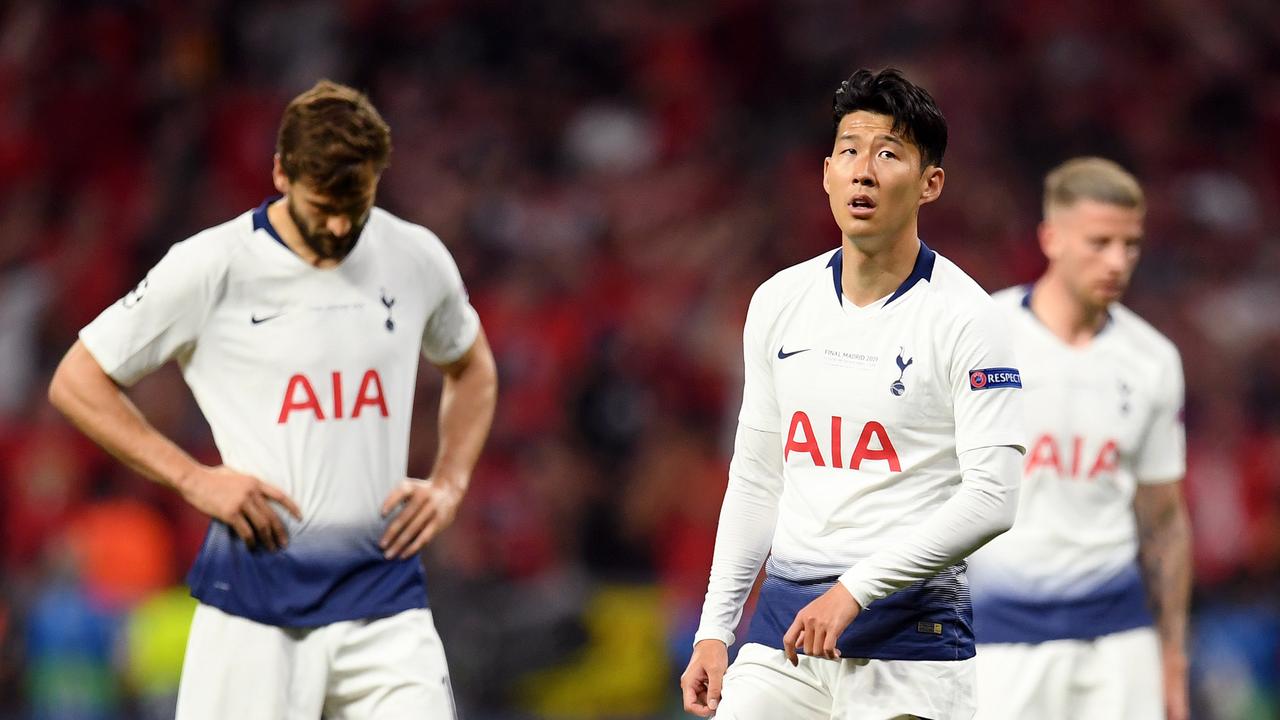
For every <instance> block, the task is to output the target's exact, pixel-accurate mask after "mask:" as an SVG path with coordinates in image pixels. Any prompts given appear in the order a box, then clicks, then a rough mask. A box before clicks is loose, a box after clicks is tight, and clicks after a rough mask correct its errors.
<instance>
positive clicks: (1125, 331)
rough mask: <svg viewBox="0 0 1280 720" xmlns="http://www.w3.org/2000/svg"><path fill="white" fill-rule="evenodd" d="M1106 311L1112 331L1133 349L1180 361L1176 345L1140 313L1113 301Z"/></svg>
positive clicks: (1167, 359) (1149, 354)
mask: <svg viewBox="0 0 1280 720" xmlns="http://www.w3.org/2000/svg"><path fill="white" fill-rule="evenodd" d="M1107 311H1108V312H1109V313H1110V315H1111V323H1112V325H1113V327H1112V331H1113V332H1115V333H1116V335H1118V336H1119V337H1120V338H1121V339H1122V340H1123V341H1124V342H1125V343H1126V344H1129V345H1132V346H1133V349H1134V350H1136V351H1140V352H1141V353H1142V354H1144V355H1147V356H1153V357H1156V358H1159V359H1161V360H1164V361H1166V362H1168V361H1174V362H1181V360H1180V357H1179V353H1178V347H1177V346H1176V345H1174V344H1173V341H1172V340H1170V339H1169V338H1167V337H1165V335H1164V333H1162V332H1160V331H1159V330H1157V329H1156V328H1155V326H1154V325H1152V324H1151V323H1149V322H1147V321H1146V320H1145V319H1143V318H1142V316H1141V315H1139V314H1138V313H1136V312H1134V311H1132V310H1130V309H1129V308H1127V307H1125V306H1124V305H1121V304H1120V303H1113V304H1112V305H1111V307H1109V308H1108V309H1107Z"/></svg>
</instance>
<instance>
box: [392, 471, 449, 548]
mask: <svg viewBox="0 0 1280 720" xmlns="http://www.w3.org/2000/svg"><path fill="white" fill-rule="evenodd" d="M459 487H461V485H460V484H457V483H448V482H442V481H440V480H437V479H435V478H428V479H426V480H416V479H414V478H407V479H405V480H403V481H401V483H400V484H399V485H397V486H396V489H395V490H392V491H391V494H390V495H388V496H387V499H386V501H385V502H383V503H382V517H386V516H388V515H390V514H391V511H393V510H395V509H396V507H397V506H398V505H402V504H403V505H404V508H403V509H402V510H401V511H400V514H399V515H397V516H396V519H395V520H392V521H391V524H390V525H388V526H387V531H386V532H384V533H383V534H382V540H380V541H378V547H380V548H382V550H383V554H384V555H385V556H386V558H387V559H388V560H390V559H392V558H399V559H401V560H403V559H406V558H411V557H413V556H414V555H417V554H418V553H419V552H421V551H422V548H424V547H426V545H427V543H429V542H431V539H432V538H434V537H435V536H436V535H439V534H440V531H441V530H444V529H445V528H447V527H449V524H450V523H452V522H453V518H454V516H455V515H457V514H458V505H459V503H461V502H462V491H461V490H459V489H458V488H459Z"/></svg>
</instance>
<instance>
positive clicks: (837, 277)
mask: <svg viewBox="0 0 1280 720" xmlns="http://www.w3.org/2000/svg"><path fill="white" fill-rule="evenodd" d="M937 259H938V253H936V252H934V251H933V250H930V249H929V246H928V245H925V244H924V241H923V240H921V241H920V252H919V253H917V254H916V264H915V265H913V266H912V268H911V274H910V275H908V276H907V279H906V280H903V281H902V284H901V285H899V286H898V289H897V290H895V291H894V292H893V294H892V295H890V296H889V299H888V300H885V301H884V305H882V306H881V307H884V306H885V305H888V304H889V303H891V302H893V301H894V300H897V299H898V298H900V297H902V296H903V295H906V294H907V291H908V290H910V289H911V288H913V287H915V286H916V283H918V282H920V281H921V280H924V281H926V282H928V281H930V280H932V279H933V263H934V261H935V260H937ZM827 267H829V268H831V281H832V282H833V283H834V284H835V287H836V300H837V301H839V303H840V305H841V306H843V305H844V286H843V285H842V284H841V281H842V280H843V278H844V248H843V247H842V248H840V249H839V250H836V254H835V255H832V256H831V260H830V261H828V262H827Z"/></svg>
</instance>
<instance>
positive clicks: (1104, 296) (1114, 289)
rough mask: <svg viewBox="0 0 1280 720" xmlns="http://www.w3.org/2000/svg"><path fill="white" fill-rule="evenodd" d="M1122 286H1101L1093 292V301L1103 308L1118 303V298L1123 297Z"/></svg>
mask: <svg viewBox="0 0 1280 720" xmlns="http://www.w3.org/2000/svg"><path fill="white" fill-rule="evenodd" d="M1124 290H1125V288H1124V286H1123V285H1102V286H1099V287H1098V288H1097V289H1096V290H1094V301H1095V302H1096V303H1097V304H1098V306H1100V307H1105V306H1107V305H1110V304H1111V303H1116V302H1120V298H1122V297H1124Z"/></svg>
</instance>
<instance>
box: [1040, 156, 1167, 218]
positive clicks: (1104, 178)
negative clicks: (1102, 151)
mask: <svg viewBox="0 0 1280 720" xmlns="http://www.w3.org/2000/svg"><path fill="white" fill-rule="evenodd" d="M1081 200H1093V201H1095V202H1100V203H1106V204H1108V205H1118V206H1119V207H1123V208H1130V209H1133V210H1145V209H1146V207H1147V205H1146V202H1147V201H1146V197H1145V196H1144V195H1143V193H1142V186H1141V185H1139V184H1138V179H1137V178H1135V177H1134V176H1133V175H1132V174H1131V173H1130V172H1129V171H1128V170H1125V169H1124V168H1122V167H1120V165H1119V164H1118V163H1115V162H1113V161H1111V160H1107V159H1106V158H1100V157H1078V158H1072V159H1071V160H1068V161H1066V162H1064V163H1062V164H1061V165H1059V166H1058V167H1056V168H1054V169H1053V170H1051V171H1050V172H1049V174H1048V175H1046V176H1045V178H1044V214H1045V217H1048V216H1049V214H1050V213H1051V212H1052V211H1054V210H1057V209H1062V208H1069V207H1071V206H1072V205H1075V204H1076V203H1077V202H1079V201H1081Z"/></svg>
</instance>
